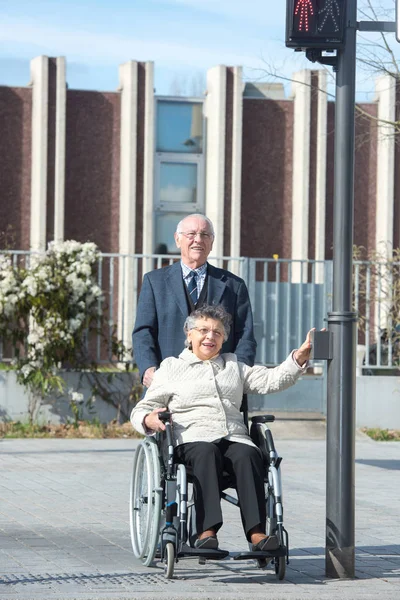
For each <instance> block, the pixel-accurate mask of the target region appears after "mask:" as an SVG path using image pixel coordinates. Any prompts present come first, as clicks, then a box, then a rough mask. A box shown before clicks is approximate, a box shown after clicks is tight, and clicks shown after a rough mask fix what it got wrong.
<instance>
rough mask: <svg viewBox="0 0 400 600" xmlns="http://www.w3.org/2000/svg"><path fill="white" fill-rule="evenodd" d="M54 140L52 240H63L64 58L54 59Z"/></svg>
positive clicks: (65, 100) (65, 117)
mask: <svg viewBox="0 0 400 600" xmlns="http://www.w3.org/2000/svg"><path fill="white" fill-rule="evenodd" d="M56 64H57V80H56V140H55V172H54V240H55V241H56V242H62V241H63V240H64V211H65V130H66V121H67V113H66V109H67V83H66V72H65V71H66V70H65V58H64V57H63V56H59V57H57V59H56Z"/></svg>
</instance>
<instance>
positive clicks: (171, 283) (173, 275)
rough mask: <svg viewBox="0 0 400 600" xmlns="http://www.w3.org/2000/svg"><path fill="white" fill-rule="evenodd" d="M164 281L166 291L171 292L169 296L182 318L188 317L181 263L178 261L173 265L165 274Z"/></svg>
mask: <svg viewBox="0 0 400 600" xmlns="http://www.w3.org/2000/svg"><path fill="white" fill-rule="evenodd" d="M166 281H167V284H168V289H169V290H171V294H172V296H173V297H174V300H175V302H176V303H177V305H178V306H179V310H180V311H181V313H182V314H183V316H184V317H187V316H188V314H189V313H188V305H187V300H186V294H185V288H184V287H183V286H184V285H185V284H184V282H183V277H182V268H181V263H180V262H179V261H178V262H176V263H174V264H173V265H172V267H171V269H170V270H169V273H168V274H167V277H166Z"/></svg>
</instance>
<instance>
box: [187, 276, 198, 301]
mask: <svg viewBox="0 0 400 600" xmlns="http://www.w3.org/2000/svg"><path fill="white" fill-rule="evenodd" d="M190 275H191V276H192V278H191V279H190V281H189V284H188V291H189V295H190V297H191V299H192V302H193V304H194V305H195V306H196V304H197V300H198V295H197V273H196V271H191V272H190Z"/></svg>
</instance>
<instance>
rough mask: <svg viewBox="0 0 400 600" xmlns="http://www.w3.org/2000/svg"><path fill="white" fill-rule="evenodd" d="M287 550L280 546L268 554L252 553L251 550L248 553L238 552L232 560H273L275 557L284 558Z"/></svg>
mask: <svg viewBox="0 0 400 600" xmlns="http://www.w3.org/2000/svg"><path fill="white" fill-rule="evenodd" d="M286 554H287V550H286V546H281V547H280V548H277V549H276V550H270V551H269V552H259V551H257V552H252V551H251V550H250V551H248V552H239V554H236V555H235V556H234V557H233V560H250V559H252V558H254V559H255V560H262V559H263V558H275V556H279V557H281V556H286Z"/></svg>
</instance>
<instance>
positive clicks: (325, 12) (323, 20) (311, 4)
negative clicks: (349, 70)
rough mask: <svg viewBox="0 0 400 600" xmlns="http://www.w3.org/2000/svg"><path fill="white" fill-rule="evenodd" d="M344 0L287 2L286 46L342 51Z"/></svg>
mask: <svg viewBox="0 0 400 600" xmlns="http://www.w3.org/2000/svg"><path fill="white" fill-rule="evenodd" d="M345 13H346V0H286V46H287V47H288V48H294V49H296V50H307V49H310V48H317V49H321V50H336V49H337V48H343V45H344V29H345V24H346V20H345Z"/></svg>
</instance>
